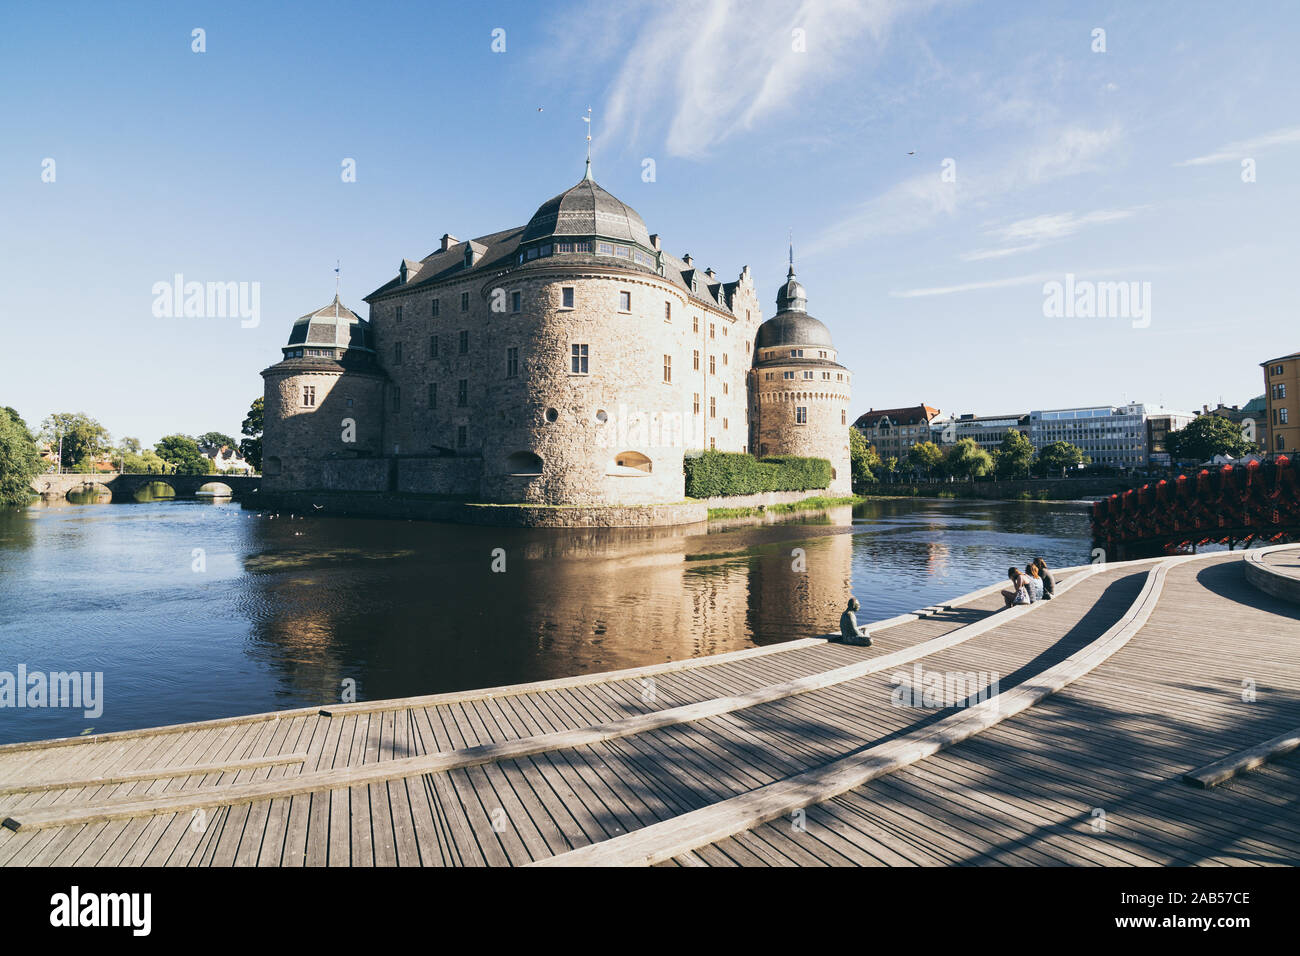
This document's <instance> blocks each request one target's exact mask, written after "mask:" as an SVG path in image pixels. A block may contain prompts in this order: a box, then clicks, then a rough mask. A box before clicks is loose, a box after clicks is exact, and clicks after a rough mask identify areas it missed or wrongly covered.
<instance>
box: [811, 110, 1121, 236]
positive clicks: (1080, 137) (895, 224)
mask: <svg viewBox="0 0 1300 956" xmlns="http://www.w3.org/2000/svg"><path fill="white" fill-rule="evenodd" d="M1120 139H1121V131H1120V129H1119V127H1117V126H1112V127H1107V128H1104V129H1091V128H1088V127H1083V126H1067V127H1065V128H1063V129H1058V130H1056V131H1055V132H1054V133H1053V134H1051V135H1050V136H1049V137H1048V138H1046V139H1044V140H1043V141H1041V142H1039V143H1038V144H1037V145H1035V146H1032V147H1030V148H1029V149H1027V150H1021V151H1019V152H1014V153H1010V154H1008V155H1003V156H998V157H995V158H984V159H982V160H962V159H958V161H957V175H956V180H955V181H951V182H949V181H945V180H944V179H943V176H942V171H943V170H942V168H941V166H940V165H939V164H936V165H935V166H934V167H933V169H932V170H931V171H930V172H928V173H922V174H920V175H917V176H913V177H910V178H909V179H905V180H903V181H902V182H901V183H898V184H897V185H895V186H893V187H891V188H890V189H888V190H886V191H885V192H884V193H881V194H880V195H878V196H876V197H874V198H872V199H870V200H867V201H866V202H864V203H862V204H861V205H859V206H858V207H857V208H856V209H855V210H853V212H851V213H850V214H849V215H847V216H845V217H844V218H843V219H841V220H840V221H839V222H836V223H835V224H833V225H832V226H830V227H829V228H828V229H827V230H826V231H825V232H823V233H822V234H821V235H820V236H817V237H815V238H814V239H813V240H812V241H811V242H810V243H808V244H807V245H806V246H805V249H804V252H805V254H806V255H809V256H814V255H816V254H817V253H818V252H822V251H825V250H826V249H830V248H833V247H836V246H842V245H845V244H847V243H853V242H860V241H862V240H864V239H872V238H877V237H880V236H888V235H897V234H901V233H907V232H915V231H917V230H919V229H924V228H927V227H929V226H931V225H933V224H934V223H935V222H936V221H939V220H940V219H942V218H951V217H952V216H954V215H956V214H957V213H958V212H960V211H961V210H962V209H966V208H970V207H974V206H978V205H981V204H984V203H987V202H990V201H992V200H995V199H998V198H999V197H1002V196H1005V195H1007V194H1009V193H1014V192H1016V191H1017V190H1020V189H1023V188H1025V187H1026V186H1036V185H1040V184H1043V183H1047V182H1052V181H1055V180H1058V179H1062V178H1064V177H1067V176H1074V175H1078V174H1079V173H1083V172H1086V171H1089V170H1093V169H1096V168H1098V166H1099V165H1100V161H1101V158H1102V157H1103V156H1104V155H1106V154H1107V153H1108V152H1110V151H1111V150H1112V149H1113V148H1114V147H1115V146H1116V145H1118V143H1119V142H1120ZM1022 244H1024V243H1022ZM1006 254H1008V255H1010V254H1011V253H1009V252H1008V253H1006Z"/></svg>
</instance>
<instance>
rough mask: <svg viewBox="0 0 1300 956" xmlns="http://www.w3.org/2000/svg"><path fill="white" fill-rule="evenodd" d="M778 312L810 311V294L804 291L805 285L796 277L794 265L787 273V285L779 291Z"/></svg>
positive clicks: (777, 299)
mask: <svg viewBox="0 0 1300 956" xmlns="http://www.w3.org/2000/svg"><path fill="white" fill-rule="evenodd" d="M776 311H777V312H778V313H780V312H807V311H808V294H807V293H806V292H805V291H804V288H803V283H802V282H800V281H799V280H798V279H796V278H795V277H794V264H793V263H791V265H790V271H789V272H788V273H786V277H785V285H783V286H781V288H780V289H778V290H777V293H776Z"/></svg>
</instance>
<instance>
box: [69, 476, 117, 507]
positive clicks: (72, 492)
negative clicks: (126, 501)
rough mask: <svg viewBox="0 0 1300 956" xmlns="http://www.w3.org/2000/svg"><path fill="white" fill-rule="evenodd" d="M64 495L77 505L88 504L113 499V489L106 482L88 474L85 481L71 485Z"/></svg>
mask: <svg viewBox="0 0 1300 956" xmlns="http://www.w3.org/2000/svg"><path fill="white" fill-rule="evenodd" d="M63 497H64V498H65V499H66V500H67V501H69V502H71V503H72V504H75V505H88V504H93V503H95V502H96V501H111V500H112V499H113V491H112V489H110V488H109V487H108V485H107V484H105V483H104V482H102V481H95V480H94V479H93V478H92V477H90V476H87V477H86V480H85V481H82V482H78V483H77V484H76V485H73V486H71V487H69V488H68V490H67V491H66V492H64V494H63Z"/></svg>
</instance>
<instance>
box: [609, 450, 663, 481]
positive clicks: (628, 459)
mask: <svg viewBox="0 0 1300 956" xmlns="http://www.w3.org/2000/svg"><path fill="white" fill-rule="evenodd" d="M652 468H653V463H652V462H651V461H650V459H649V458H647V457H646V456H645V455H643V454H641V453H640V452H639V451H621V452H619V453H618V454H617V455H615V456H614V464H613V467H611V468H610V470H609V474H611V475H622V476H625V477H629V478H635V477H636V476H637V475H648V474H650V471H651V469H652Z"/></svg>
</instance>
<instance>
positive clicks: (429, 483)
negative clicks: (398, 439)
mask: <svg viewBox="0 0 1300 956" xmlns="http://www.w3.org/2000/svg"><path fill="white" fill-rule="evenodd" d="M482 474H483V460H482V459H481V458H399V459H398V460H397V490H398V491H400V492H405V493H408V494H424V495H456V496H460V497H466V498H472V497H477V496H478V495H479V480H480V478H481V477H482Z"/></svg>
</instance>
